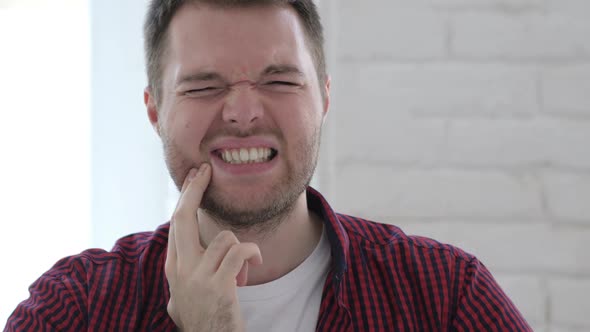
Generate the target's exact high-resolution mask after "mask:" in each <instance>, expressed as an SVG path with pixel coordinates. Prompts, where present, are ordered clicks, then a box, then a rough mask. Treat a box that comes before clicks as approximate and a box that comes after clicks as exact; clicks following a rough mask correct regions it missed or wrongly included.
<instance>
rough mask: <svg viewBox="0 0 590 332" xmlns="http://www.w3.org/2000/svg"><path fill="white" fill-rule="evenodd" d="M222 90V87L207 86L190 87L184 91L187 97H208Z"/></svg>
mask: <svg viewBox="0 0 590 332" xmlns="http://www.w3.org/2000/svg"><path fill="white" fill-rule="evenodd" d="M222 91H223V88H221V87H217V86H208V87H204V88H200V89H191V90H187V91H185V92H184V94H185V95H186V96H188V97H208V96H214V95H216V94H218V93H220V92H222Z"/></svg>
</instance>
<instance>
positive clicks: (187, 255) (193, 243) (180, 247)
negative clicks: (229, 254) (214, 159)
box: [173, 164, 211, 265]
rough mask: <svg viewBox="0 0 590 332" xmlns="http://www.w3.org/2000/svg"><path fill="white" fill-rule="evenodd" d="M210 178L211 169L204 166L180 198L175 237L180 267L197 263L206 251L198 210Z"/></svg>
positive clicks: (176, 214)
mask: <svg viewBox="0 0 590 332" xmlns="http://www.w3.org/2000/svg"><path fill="white" fill-rule="evenodd" d="M210 178H211V167H210V166H209V165H207V164H202V165H201V167H199V170H198V172H196V173H195V175H194V177H193V178H192V179H189V183H188V184H187V186H186V189H185V191H184V193H183V194H182V195H181V196H180V199H179V202H178V206H177V207H176V211H174V216H173V219H174V220H173V222H174V224H175V225H174V226H175V227H174V229H175V233H174V235H175V240H176V256H177V263H178V264H179V265H181V264H184V263H189V264H192V263H196V262H197V260H198V257H200V255H201V253H202V252H203V251H204V249H203V247H202V246H201V243H200V240H199V225H198V222H197V210H198V209H199V206H200V204H201V199H202V197H203V193H204V192H205V189H206V188H207V185H208V184H209V180H210ZM183 262H184V263H183Z"/></svg>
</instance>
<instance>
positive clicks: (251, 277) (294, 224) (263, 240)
mask: <svg viewBox="0 0 590 332" xmlns="http://www.w3.org/2000/svg"><path fill="white" fill-rule="evenodd" d="M279 218H281V219H280V222H279V223H277V225H276V227H273V228H271V229H268V230H266V231H263V232H261V231H260V230H258V229H252V230H248V229H245V230H241V231H239V232H238V233H234V234H235V235H236V237H237V238H238V240H239V241H240V242H252V243H256V244H257V245H258V247H259V248H260V252H261V254H262V259H263V264H262V265H258V266H253V265H249V267H248V284H247V285H249V286H250V285H259V284H263V283H267V282H270V281H273V280H276V279H278V278H280V277H282V276H284V275H285V274H287V273H289V272H290V271H292V270H293V269H295V268H296V267H297V266H298V265H299V264H301V263H302V262H303V261H304V260H305V259H306V258H307V257H308V256H309V255H310V254H311V253H312V251H313V250H314V249H315V247H316V245H317V243H318V241H319V239H320V236H321V233H322V222H321V220H320V219H319V217H317V216H316V215H315V214H313V213H312V212H311V211H309V210H308V208H307V196H306V193H305V192H303V193H302V194H301V195H300V196H299V198H298V199H297V201H296V202H295V205H294V207H293V209H291V210H290V212H289V213H288V214H287V215H284V216H279ZM223 230H231V229H230V228H229V227H226V226H224V223H223V222H219V221H217V222H216V221H215V220H214V219H213V218H212V217H211V216H210V215H208V214H207V213H206V212H204V211H203V210H199V233H200V237H201V239H200V240H201V244H202V245H203V246H204V247H205V248H206V247H207V246H208V245H209V243H211V241H213V239H214V238H215V237H216V236H217V234H218V233H219V232H221V231H223Z"/></svg>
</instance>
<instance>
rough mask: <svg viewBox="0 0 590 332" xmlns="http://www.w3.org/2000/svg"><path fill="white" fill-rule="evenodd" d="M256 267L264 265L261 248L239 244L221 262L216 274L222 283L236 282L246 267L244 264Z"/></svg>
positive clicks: (253, 244) (248, 244)
mask: <svg viewBox="0 0 590 332" xmlns="http://www.w3.org/2000/svg"><path fill="white" fill-rule="evenodd" d="M246 261H248V262H250V263H252V264H255V265H259V264H262V255H261V254H260V248H258V246H257V245H256V244H255V243H239V244H236V245H233V246H232V247H231V248H230V249H229V251H228V252H227V255H226V256H225V258H224V259H223V261H222V262H221V265H220V266H219V269H218V270H217V272H216V275H217V277H218V278H220V279H221V280H222V282H224V283H225V282H227V283H229V282H236V278H237V276H238V274H239V273H240V270H242V267H243V266H244V262H246Z"/></svg>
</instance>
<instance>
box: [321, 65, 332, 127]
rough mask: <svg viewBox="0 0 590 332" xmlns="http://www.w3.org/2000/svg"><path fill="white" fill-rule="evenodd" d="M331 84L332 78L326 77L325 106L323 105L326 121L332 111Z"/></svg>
mask: <svg viewBox="0 0 590 332" xmlns="http://www.w3.org/2000/svg"><path fill="white" fill-rule="evenodd" d="M330 82H331V77H330V76H328V77H326V83H325V85H324V86H323V88H324V96H325V97H324V105H323V107H324V108H323V117H324V121H325V120H326V116H327V115H328V111H329V109H330Z"/></svg>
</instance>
